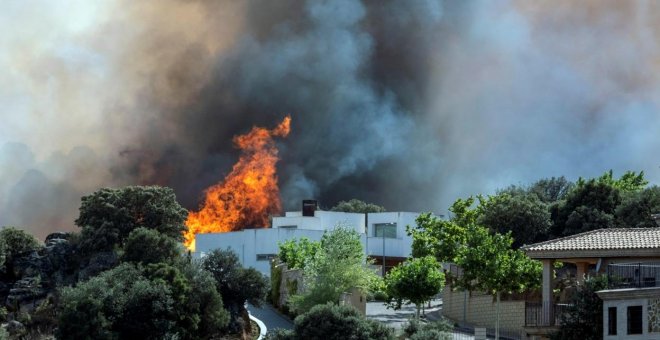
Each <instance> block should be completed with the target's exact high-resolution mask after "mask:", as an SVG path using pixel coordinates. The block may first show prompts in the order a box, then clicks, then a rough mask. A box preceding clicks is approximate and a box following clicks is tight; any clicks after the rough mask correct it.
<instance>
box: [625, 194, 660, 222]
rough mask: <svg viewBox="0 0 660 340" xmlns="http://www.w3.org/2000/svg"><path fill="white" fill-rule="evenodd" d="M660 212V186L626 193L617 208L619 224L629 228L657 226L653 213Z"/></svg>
mask: <svg viewBox="0 0 660 340" xmlns="http://www.w3.org/2000/svg"><path fill="white" fill-rule="evenodd" d="M657 213H660V187H657V186H652V187H649V188H646V189H644V190H641V191H639V192H634V193H631V194H628V195H625V197H624V198H623V201H622V202H621V204H620V205H619V206H618V207H617V208H616V212H615V216H616V220H617V224H619V225H621V226H623V227H629V228H655V227H657V226H658V225H657V224H656V223H655V221H654V220H653V218H652V217H651V215H652V214H657Z"/></svg>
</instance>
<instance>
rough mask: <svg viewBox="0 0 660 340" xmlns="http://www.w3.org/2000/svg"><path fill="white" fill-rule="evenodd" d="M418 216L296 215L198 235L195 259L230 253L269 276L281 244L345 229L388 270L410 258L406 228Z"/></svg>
mask: <svg viewBox="0 0 660 340" xmlns="http://www.w3.org/2000/svg"><path fill="white" fill-rule="evenodd" d="M417 216H419V213H410V212H384V213H370V214H360V213H344V212H333V211H320V210H315V211H311V212H310V211H306V212H303V211H296V212H287V213H286V214H285V216H282V217H273V222H272V227H271V228H259V229H244V230H241V231H234V232H228V233H209V234H197V235H196V236H195V244H196V249H195V250H196V256H200V257H203V256H204V255H205V254H206V253H208V252H210V251H213V250H214V249H227V248H229V249H231V250H233V251H234V252H235V253H236V254H237V255H238V257H239V259H240V261H241V264H242V265H243V266H244V267H253V268H255V269H257V270H259V271H260V272H262V273H263V274H265V275H270V259H272V258H273V257H274V256H275V255H277V253H278V251H279V244H280V243H283V242H285V241H287V240H291V239H300V238H303V237H306V238H308V239H310V240H312V241H319V240H321V237H322V236H323V233H324V232H326V231H328V230H332V229H334V228H336V227H337V226H342V227H346V228H351V229H353V230H355V231H357V232H358V234H360V238H361V241H362V246H363V249H364V250H365V254H366V255H367V256H369V257H371V258H373V259H374V262H375V263H374V264H375V265H378V266H382V264H383V263H385V269H386V270H387V269H389V268H391V267H393V266H394V265H396V264H398V263H400V262H402V261H404V260H405V259H406V258H408V257H410V255H411V254H410V252H411V249H412V238H411V237H410V236H408V235H407V233H406V226H414V225H415V219H416V218H417Z"/></svg>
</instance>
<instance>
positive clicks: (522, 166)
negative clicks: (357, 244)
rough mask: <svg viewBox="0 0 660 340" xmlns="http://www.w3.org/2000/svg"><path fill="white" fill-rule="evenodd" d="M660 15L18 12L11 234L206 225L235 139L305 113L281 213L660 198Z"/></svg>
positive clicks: (2, 203)
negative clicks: (114, 211)
mask: <svg viewBox="0 0 660 340" xmlns="http://www.w3.org/2000/svg"><path fill="white" fill-rule="evenodd" d="M659 16H660V5H658V4H657V3H655V2H645V1H635V2H633V1H628V2H621V1H615V0H612V1H582V2H579V3H575V2H569V1H536V2H533V3H530V2H528V1H522V0H521V1H498V2H492V1H461V2H458V1H446V2H445V1H439V0H417V1H415V0H413V1H405V2H403V1H393V0H390V1H366V0H365V1H358V0H335V1H327V0H306V1H305V0H280V1H256V0H255V1H230V0H225V1H201V0H188V1H184V0H162V1H158V2H136V1H128V0H104V1H94V2H90V1H84V0H79V1H68V2H66V4H64V3H59V2H57V3H56V2H49V1H42V0H28V1H25V0H23V1H14V0H10V1H5V2H3V3H2V4H0V22H2V23H3V26H4V29H3V30H0V51H2V52H0V67H2V69H3V72H1V73H0V98H1V99H2V103H3V107H2V110H1V111H0V112H1V114H0V115H1V116H0V117H1V118H2V120H1V122H2V123H1V124H0V169H2V170H1V171H0V225H18V226H22V227H25V228H26V229H28V230H30V231H32V232H33V233H35V234H37V235H39V236H44V235H45V234H47V233H49V232H52V231H55V230H72V229H74V227H73V220H74V219H75V217H76V216H77V209H78V206H79V204H80V197H81V196H82V195H85V194H88V193H91V192H93V191H95V190H96V189H98V188H100V187H105V186H113V187H117V186H123V185H134V184H141V185H146V184H158V185H166V186H170V187H172V188H174V189H175V191H176V193H177V197H178V199H179V201H180V202H181V203H182V204H183V205H184V206H185V207H186V208H189V209H195V208H197V207H198V205H199V203H200V199H201V197H202V194H203V190H204V189H205V188H207V187H209V186H210V185H212V184H215V183H217V182H218V181H220V180H222V178H223V177H224V176H225V175H226V174H227V173H229V171H231V166H232V165H233V163H234V162H235V161H236V160H237V158H238V150H236V149H234V148H233V147H232V143H231V139H232V137H233V136H234V135H237V134H241V133H245V132H247V131H249V130H250V128H251V127H252V126H255V125H256V126H263V127H267V128H272V127H274V126H275V124H277V122H279V121H280V120H281V119H282V118H283V117H284V116H285V115H287V114H290V115H291V117H292V123H291V134H290V136H289V137H288V138H286V139H283V140H280V141H279V142H278V147H279V149H280V150H279V155H280V157H281V161H280V162H279V163H278V175H279V179H280V190H281V196H282V202H283V205H284V208H285V209H287V210H291V209H298V208H299V203H300V200H302V199H304V198H312V197H313V198H318V199H320V201H321V204H322V205H323V206H326V207H329V206H332V205H333V204H334V203H336V202H337V201H339V200H348V199H351V198H359V199H362V200H365V201H370V202H374V203H377V204H380V205H384V206H385V207H387V208H388V209H390V210H409V211H436V212H438V213H443V212H444V211H446V209H447V207H448V206H449V205H450V204H451V202H453V201H454V200H455V199H456V198H458V197H464V196H467V195H471V194H478V193H492V192H494V191H495V190H496V189H498V188H503V187H506V186H508V185H510V184H528V183H531V182H533V181H535V180H537V179H539V178H543V177H551V176H562V175H565V176H567V177H568V178H569V179H572V180H574V179H576V178H577V177H579V176H583V177H591V176H597V175H600V174H602V173H603V172H605V171H607V170H609V169H613V170H614V171H615V173H616V174H621V173H622V172H623V171H626V170H635V171H645V173H646V175H647V178H648V179H649V180H650V181H651V183H652V184H658V183H660V169H659V168H658V166H659V165H660V160H658V159H657V157H656V155H655V153H654V151H655V150H658V149H659V147H660V139H659V138H657V137H656V135H657V132H658V131H659V129H660V114H658V104H659V101H660V91H659V90H660V82H659V79H660V78H659V77H658V76H656V73H657V71H658V68H659V66H658V65H659V64H658V60H660V46H658V41H659V40H658V35H659V34H660V24H658V23H659V22H660V20H658V19H660V18H658V17H659Z"/></svg>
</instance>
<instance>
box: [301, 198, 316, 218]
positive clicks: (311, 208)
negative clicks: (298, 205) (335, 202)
mask: <svg viewBox="0 0 660 340" xmlns="http://www.w3.org/2000/svg"><path fill="white" fill-rule="evenodd" d="M318 208H319V202H318V201H317V200H303V201H302V215H303V216H311V217H314V212H315V211H316V210H317V209H318Z"/></svg>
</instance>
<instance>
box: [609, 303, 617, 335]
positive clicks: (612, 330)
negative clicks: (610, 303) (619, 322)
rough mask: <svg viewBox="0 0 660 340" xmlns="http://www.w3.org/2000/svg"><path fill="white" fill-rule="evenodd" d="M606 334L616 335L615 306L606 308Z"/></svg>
mask: <svg viewBox="0 0 660 340" xmlns="http://www.w3.org/2000/svg"><path fill="white" fill-rule="evenodd" d="M607 335H616V307H610V308H608V309H607Z"/></svg>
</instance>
